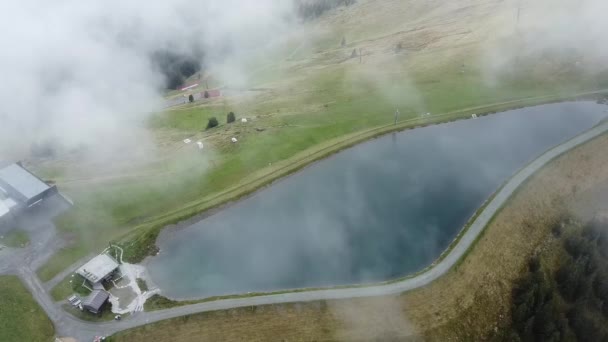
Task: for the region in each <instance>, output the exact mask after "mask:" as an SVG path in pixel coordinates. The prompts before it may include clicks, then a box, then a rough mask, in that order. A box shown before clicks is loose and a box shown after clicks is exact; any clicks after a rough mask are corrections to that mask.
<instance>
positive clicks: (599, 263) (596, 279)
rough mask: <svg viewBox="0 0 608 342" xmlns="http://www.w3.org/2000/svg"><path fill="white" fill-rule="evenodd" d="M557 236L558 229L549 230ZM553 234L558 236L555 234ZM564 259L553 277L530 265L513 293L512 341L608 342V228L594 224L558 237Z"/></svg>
mask: <svg viewBox="0 0 608 342" xmlns="http://www.w3.org/2000/svg"><path fill="white" fill-rule="evenodd" d="M553 233H554V235H560V236H561V230H560V231H556V229H554V230H553ZM556 233H557V234H556ZM561 239H562V240H563V245H562V246H563V251H564V253H563V254H565V257H563V258H561V259H560V265H559V267H558V269H557V271H555V272H553V273H552V272H551V271H549V270H548V269H547V267H543V263H542V260H541V259H539V258H538V257H534V258H532V259H531V260H530V262H529V266H528V273H527V274H526V275H525V276H523V277H522V278H521V279H519V281H518V282H517V283H516V284H515V286H514V288H513V304H512V327H513V336H511V338H512V339H514V340H521V341H563V340H569V341H576V340H579V341H606V340H608V224H606V222H604V221H598V220H595V221H592V222H589V223H587V224H586V225H585V226H584V227H583V228H582V229H578V231H575V233H573V234H570V235H569V236H563V237H561Z"/></svg>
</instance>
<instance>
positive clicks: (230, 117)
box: [226, 112, 236, 123]
mask: <svg viewBox="0 0 608 342" xmlns="http://www.w3.org/2000/svg"><path fill="white" fill-rule="evenodd" d="M234 121H236V116H235V115H234V113H233V112H230V113H228V116H227V117H226V123H232V122H234Z"/></svg>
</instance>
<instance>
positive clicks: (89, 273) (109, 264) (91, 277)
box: [76, 254, 119, 286]
mask: <svg viewBox="0 0 608 342" xmlns="http://www.w3.org/2000/svg"><path fill="white" fill-rule="evenodd" d="M118 266H119V265H118V262H117V261H116V260H114V258H112V257H111V256H109V255H107V254H100V255H98V256H96V257H94V258H93V259H91V260H90V261H89V262H87V263H86V264H84V265H83V266H82V267H80V268H79V269H78V270H77V271H76V273H78V274H80V275H81V276H82V277H83V278H85V279H86V280H88V281H89V282H90V283H91V284H92V285H93V286H95V285H96V284H98V283H101V282H102V281H106V280H109V279H111V278H112V276H113V275H114V273H115V272H116V270H117V269H118Z"/></svg>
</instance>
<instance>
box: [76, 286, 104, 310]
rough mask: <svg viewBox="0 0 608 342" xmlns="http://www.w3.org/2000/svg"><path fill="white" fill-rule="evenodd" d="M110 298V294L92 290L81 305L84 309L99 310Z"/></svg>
mask: <svg viewBox="0 0 608 342" xmlns="http://www.w3.org/2000/svg"><path fill="white" fill-rule="evenodd" d="M108 298H110V294H109V293H107V292H106V291H104V290H93V292H91V294H90V295H89V296H88V297H87V298H85V299H84V300H83V301H82V305H83V306H85V307H86V308H90V309H94V310H95V311H97V310H99V308H101V306H102V305H103V303H105V302H106V300H108Z"/></svg>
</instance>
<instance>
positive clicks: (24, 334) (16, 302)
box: [0, 276, 55, 342]
mask: <svg viewBox="0 0 608 342" xmlns="http://www.w3.org/2000/svg"><path fill="white" fill-rule="evenodd" d="M0 308H1V309H0V341H6V342H13V341H14V342H20V341H32V342H35V341H47V342H50V341H52V340H53V335H54V334H55V332H54V328H53V324H52V323H51V321H50V320H49V319H48V318H47V317H46V314H45V313H44V311H43V310H42V309H41V308H40V307H39V306H38V304H37V303H36V302H35V301H34V299H33V298H32V296H31V294H30V293H29V292H28V291H27V289H26V288H25V287H24V286H23V285H22V284H21V281H20V280H19V278H17V277H16V276H0Z"/></svg>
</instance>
